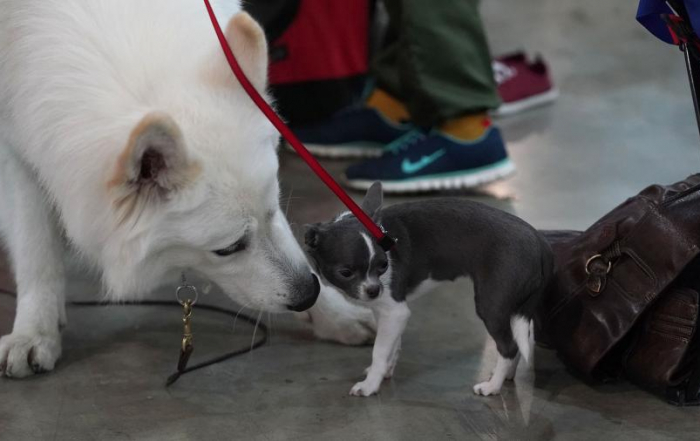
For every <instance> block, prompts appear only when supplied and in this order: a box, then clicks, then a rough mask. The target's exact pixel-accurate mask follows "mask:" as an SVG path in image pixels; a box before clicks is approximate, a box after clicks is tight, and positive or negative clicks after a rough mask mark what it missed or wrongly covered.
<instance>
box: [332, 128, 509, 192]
mask: <svg viewBox="0 0 700 441" xmlns="http://www.w3.org/2000/svg"><path fill="white" fill-rule="evenodd" d="M514 171H515V166H514V165H513V163H512V162H510V159H508V153H507V152H506V148H505V144H504V142H503V138H501V133H500V131H499V130H498V129H497V128H495V127H490V128H489V129H488V130H487V131H486V133H484V135H483V136H482V137H481V138H479V139H477V140H474V141H471V142H465V141H461V140H458V139H455V138H453V137H451V136H449V135H447V134H445V133H442V132H440V131H437V130H432V131H430V132H428V133H426V132H424V131H421V130H418V129H416V130H413V131H411V132H409V133H408V134H406V135H404V136H402V137H401V138H399V139H397V140H396V141H394V142H393V143H391V144H389V145H387V146H386V149H385V152H384V154H383V155H382V156H381V157H380V158H376V159H370V160H368V161H365V162H363V163H360V164H357V165H353V166H351V167H349V168H348V169H347V171H346V172H345V177H346V180H347V184H348V186H350V187H351V188H354V189H357V190H367V189H368V188H369V187H370V186H371V185H372V183H373V182H374V181H382V184H383V188H384V191H386V192H388V193H391V192H393V193H402V192H418V191H432V190H442V189H461V188H471V187H477V186H479V185H483V184H486V183H489V182H492V181H495V180H498V179H502V178H504V177H506V176H508V175H510V174H512V173H513V172H514Z"/></svg>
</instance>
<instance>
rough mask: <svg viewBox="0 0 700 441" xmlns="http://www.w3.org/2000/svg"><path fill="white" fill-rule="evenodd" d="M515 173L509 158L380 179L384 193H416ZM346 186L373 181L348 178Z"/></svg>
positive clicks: (458, 187)
mask: <svg viewBox="0 0 700 441" xmlns="http://www.w3.org/2000/svg"><path fill="white" fill-rule="evenodd" d="M513 173H515V165H514V164H513V163H512V162H511V161H510V160H509V159H504V160H503V161H501V162H499V163H497V164H494V165H490V166H486V167H483V168H481V169H476V170H470V171H465V172H454V173H445V174H443V175H431V176H421V177H417V178H410V179H406V180H401V181H382V189H383V190H384V192H386V193H416V192H428V191H436V190H463V189H467V188H474V187H479V186H481V185H485V184H488V183H491V182H494V181H497V180H500V179H503V178H506V177H508V176H510V175H512V174H513ZM345 182H346V184H347V185H348V187H350V188H352V189H355V190H367V189H369V187H370V186H371V185H372V184H373V183H374V181H365V180H348V179H345Z"/></svg>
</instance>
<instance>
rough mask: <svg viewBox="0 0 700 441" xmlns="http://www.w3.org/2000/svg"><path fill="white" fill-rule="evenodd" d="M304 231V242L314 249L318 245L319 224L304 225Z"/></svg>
mask: <svg viewBox="0 0 700 441" xmlns="http://www.w3.org/2000/svg"><path fill="white" fill-rule="evenodd" d="M304 228H306V233H305V234H304V243H305V244H306V246H307V247H309V248H311V249H315V248H317V247H318V242H319V236H320V234H319V233H320V228H319V224H308V225H305V226H304Z"/></svg>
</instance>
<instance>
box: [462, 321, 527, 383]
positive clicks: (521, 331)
mask: <svg viewBox="0 0 700 441" xmlns="http://www.w3.org/2000/svg"><path fill="white" fill-rule="evenodd" d="M510 328H511V331H512V332H513V339H514V340H515V343H516V344H517V345H518V354H517V355H516V356H515V358H513V359H512V360H509V359H507V358H504V357H503V356H501V354H498V361H497V362H496V368H495V369H494V371H493V373H492V375H491V378H490V379H489V381H485V382H483V383H479V384H477V385H475V386H474V393H475V394H477V395H484V396H488V395H498V394H499V393H500V392H501V387H503V382H504V381H505V380H513V379H514V378H515V372H516V369H517V368H518V362H519V361H520V358H521V357H522V358H523V359H524V360H525V363H526V364H528V365H529V364H531V363H532V357H533V353H534V348H535V342H534V332H533V322H532V320H527V319H526V318H524V317H522V316H518V315H514V316H513V317H511V319H510Z"/></svg>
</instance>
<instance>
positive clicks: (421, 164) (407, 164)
mask: <svg viewBox="0 0 700 441" xmlns="http://www.w3.org/2000/svg"><path fill="white" fill-rule="evenodd" d="M445 153H447V152H446V151H445V149H440V150H438V151H437V152H435V153H433V154H432V155H430V156H423V157H422V158H420V160H418V161H416V162H411V161H410V160H409V159H408V158H406V159H404V160H403V162H402V163H401V171H402V172H404V173H406V174H407V175H412V174H413V173H416V172H419V171H421V170H423V169H424V168H426V167H427V166H429V165H430V164H432V163H433V162H435V161H437V160H438V159H440V158H441V157H442V156H443V155H444V154H445Z"/></svg>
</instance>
